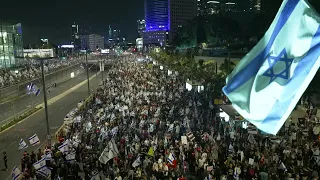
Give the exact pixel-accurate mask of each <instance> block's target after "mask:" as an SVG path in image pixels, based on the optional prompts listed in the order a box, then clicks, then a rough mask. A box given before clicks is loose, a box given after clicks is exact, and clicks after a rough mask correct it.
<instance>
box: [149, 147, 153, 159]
mask: <svg viewBox="0 0 320 180" xmlns="http://www.w3.org/2000/svg"><path fill="white" fill-rule="evenodd" d="M148 156H152V157H153V156H154V150H153V147H150V148H149V151H148Z"/></svg>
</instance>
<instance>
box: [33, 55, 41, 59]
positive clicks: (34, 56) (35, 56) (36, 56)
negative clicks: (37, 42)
mask: <svg viewBox="0 0 320 180" xmlns="http://www.w3.org/2000/svg"><path fill="white" fill-rule="evenodd" d="M32 58H34V59H37V58H40V56H39V55H33V56H32Z"/></svg>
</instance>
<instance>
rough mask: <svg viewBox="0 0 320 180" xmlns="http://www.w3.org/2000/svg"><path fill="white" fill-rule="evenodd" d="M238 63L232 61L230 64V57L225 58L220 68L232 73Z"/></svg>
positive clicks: (222, 70)
mask: <svg viewBox="0 0 320 180" xmlns="http://www.w3.org/2000/svg"><path fill="white" fill-rule="evenodd" d="M236 65H237V64H236V63H235V62H233V61H230V64H229V63H228V59H227V58H225V59H224V62H223V63H222V64H220V66H219V70H220V71H221V72H222V73H223V74H225V75H228V74H229V73H231V72H232V71H233V69H234V68H235V67H236Z"/></svg>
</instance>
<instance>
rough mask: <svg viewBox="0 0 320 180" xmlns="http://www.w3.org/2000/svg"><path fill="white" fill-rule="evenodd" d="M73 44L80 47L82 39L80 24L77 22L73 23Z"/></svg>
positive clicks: (76, 47)
mask: <svg viewBox="0 0 320 180" xmlns="http://www.w3.org/2000/svg"><path fill="white" fill-rule="evenodd" d="M71 44H72V45H74V46H75V49H80V47H81V46H80V45H81V40H80V36H79V26H78V25H77V24H76V23H73V24H72V25H71Z"/></svg>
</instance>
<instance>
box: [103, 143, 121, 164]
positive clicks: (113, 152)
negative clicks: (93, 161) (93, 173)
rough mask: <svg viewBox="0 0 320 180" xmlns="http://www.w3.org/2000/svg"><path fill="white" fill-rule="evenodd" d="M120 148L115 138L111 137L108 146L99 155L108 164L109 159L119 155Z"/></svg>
mask: <svg viewBox="0 0 320 180" xmlns="http://www.w3.org/2000/svg"><path fill="white" fill-rule="evenodd" d="M118 154H119V150H118V148H117V146H116V143H115V141H114V139H111V140H110V141H109V143H108V146H107V147H106V148H105V149H104V150H103V152H102V153H101V155H100V157H99V161H100V162H101V163H103V164H107V162H108V161H110V160H111V159H113V158H115V157H117V155H118Z"/></svg>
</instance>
